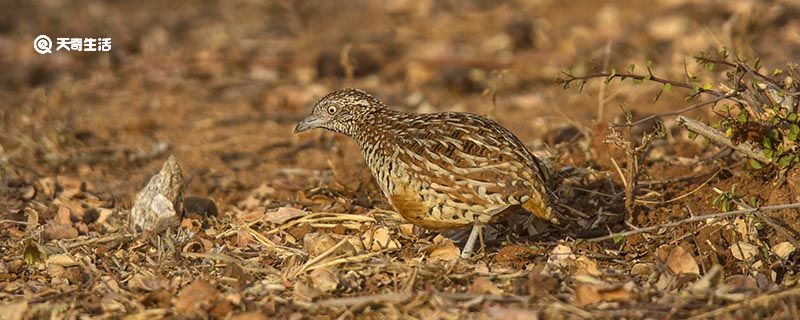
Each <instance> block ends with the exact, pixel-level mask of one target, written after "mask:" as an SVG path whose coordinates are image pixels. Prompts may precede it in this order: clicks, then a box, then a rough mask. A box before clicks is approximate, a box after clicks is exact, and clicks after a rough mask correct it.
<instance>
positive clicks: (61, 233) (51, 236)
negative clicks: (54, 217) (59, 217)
mask: <svg viewBox="0 0 800 320" xmlns="http://www.w3.org/2000/svg"><path fill="white" fill-rule="evenodd" d="M42 237H44V239H45V240H57V239H74V238H77V237H78V230H77V229H75V228H74V227H72V226H71V225H68V224H62V223H55V222H53V221H50V222H48V223H47V224H45V225H44V228H43V229H42Z"/></svg>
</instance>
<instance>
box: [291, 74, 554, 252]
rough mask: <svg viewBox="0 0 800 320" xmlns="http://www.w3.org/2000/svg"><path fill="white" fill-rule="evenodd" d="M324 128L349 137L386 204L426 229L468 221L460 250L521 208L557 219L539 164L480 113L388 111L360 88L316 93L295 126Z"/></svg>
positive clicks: (452, 226)
mask: <svg viewBox="0 0 800 320" xmlns="http://www.w3.org/2000/svg"><path fill="white" fill-rule="evenodd" d="M312 128H325V129H328V130H331V131H334V132H338V133H342V134H345V135H347V136H349V137H350V138H352V139H354V140H355V141H356V142H357V143H358V145H359V147H360V149H361V153H362V154H363V156H364V158H365V159H366V162H367V165H368V166H369V168H370V170H371V171H372V175H373V176H374V177H375V179H376V180H377V182H378V185H379V186H380V188H381V191H382V192H383V194H384V195H385V196H386V198H387V199H389V202H390V203H391V204H392V206H393V207H394V208H395V209H396V210H397V212H398V213H399V214H400V215H401V216H403V218H405V219H406V220H408V221H409V222H411V223H413V224H416V225H419V226H422V227H424V228H428V229H435V230H442V229H455V228H462V227H466V226H469V225H473V226H474V227H473V230H472V232H471V234H470V237H469V239H468V240H467V244H466V245H465V247H464V250H463V255H464V256H468V255H469V254H470V252H471V251H472V247H473V246H474V243H475V238H476V236H477V235H478V234H479V233H480V232H481V227H482V225H484V224H487V223H492V222H495V221H496V220H497V219H499V218H501V217H502V216H504V215H505V214H506V213H507V212H510V211H513V210H520V209H523V208H524V209H526V210H528V211H530V212H531V213H533V214H534V215H535V216H537V217H539V218H541V219H544V220H546V221H550V222H552V223H558V220H557V219H556V217H555V215H554V214H553V212H552V209H551V207H550V205H549V204H548V193H547V189H546V187H545V186H546V184H545V182H546V181H547V179H548V174H547V171H546V168H545V167H544V166H543V164H542V162H541V160H539V159H538V158H537V157H536V156H534V155H533V154H531V152H530V151H528V149H526V148H525V146H524V145H523V144H522V142H520V140H519V139H518V138H517V137H516V136H514V134H512V133H511V132H510V131H508V130H507V129H506V128H504V127H502V126H501V125H500V124H498V123H497V122H495V121H492V120H489V119H486V118H483V117H481V116H478V115H475V114H470V113H460V112H442V113H430V114H415V113H407V112H400V111H394V110H391V109H389V108H387V107H386V106H385V105H384V104H383V103H382V102H380V101H379V100H378V99H376V98H375V97H373V96H372V95H370V94H369V93H367V92H365V91H362V90H359V89H342V90H338V91H334V92H332V93H330V94H328V95H327V96H325V97H324V98H322V99H320V100H319V101H318V102H317V103H316V104H315V105H314V108H313V110H312V112H311V114H310V115H309V116H308V117H306V118H305V119H304V120H303V121H301V122H300V123H298V124H297V127H296V128H295V132H302V131H306V130H309V129H312Z"/></svg>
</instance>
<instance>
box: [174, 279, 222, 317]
mask: <svg viewBox="0 0 800 320" xmlns="http://www.w3.org/2000/svg"><path fill="white" fill-rule="evenodd" d="M218 298H219V292H217V289H216V288H214V286H212V285H211V284H209V283H208V282H205V281H203V280H195V281H194V282H192V283H191V284H190V285H188V286H186V287H184V288H183V289H181V291H180V293H178V296H177V297H176V298H175V302H174V304H175V311H176V312H177V313H178V314H181V315H184V316H190V317H196V316H200V315H203V314H205V313H206V311H207V310H208V308H209V307H211V306H212V305H213V304H214V303H215V302H216V300H217V299H218Z"/></svg>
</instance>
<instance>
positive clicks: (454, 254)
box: [428, 240, 461, 261]
mask: <svg viewBox="0 0 800 320" xmlns="http://www.w3.org/2000/svg"><path fill="white" fill-rule="evenodd" d="M460 256H461V250H459V249H458V247H456V245H455V244H453V241H450V240H447V241H443V242H442V243H440V244H434V245H431V246H430V248H428V257H429V259H430V260H431V261H456V260H458V258H459V257H460Z"/></svg>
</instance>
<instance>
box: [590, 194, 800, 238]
mask: <svg viewBox="0 0 800 320" xmlns="http://www.w3.org/2000/svg"><path fill="white" fill-rule="evenodd" d="M797 208H800V203H789V204H780V205H774V206H766V207H760V208H750V209H743V210H736V211H728V212H719V213H711V214H703V215H699V216H692V217H689V218H686V219H683V220H678V221H675V222H670V223H664V224H659V225H656V226H650V227H644V228H639V229H636V230H630V231H625V232H618V233H612V234H609V235H606V236H602V237H597V238H591V239H586V241H589V242H600V241H604V240H609V239H614V238H619V237H627V236H631V235H635V234H640V233H646V232H651V231H656V230H659V229H663V228H671V227H677V226H679V225H682V224H687V223H692V222H698V221H703V220H706V219H712V218H726V217H732V216H739V215H745V214H750V213H756V212H766V211H776V210H783V209H797Z"/></svg>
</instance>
